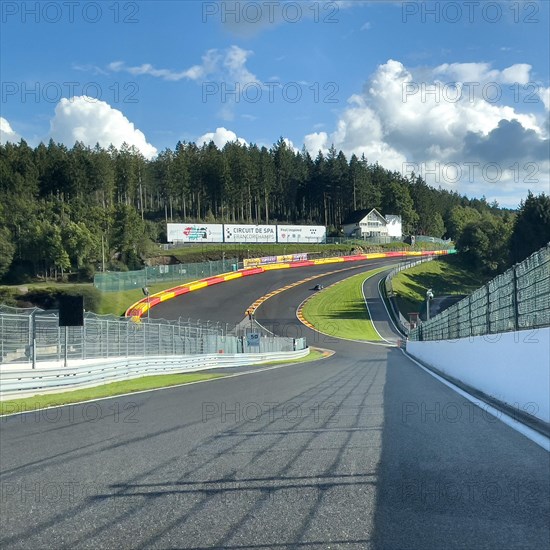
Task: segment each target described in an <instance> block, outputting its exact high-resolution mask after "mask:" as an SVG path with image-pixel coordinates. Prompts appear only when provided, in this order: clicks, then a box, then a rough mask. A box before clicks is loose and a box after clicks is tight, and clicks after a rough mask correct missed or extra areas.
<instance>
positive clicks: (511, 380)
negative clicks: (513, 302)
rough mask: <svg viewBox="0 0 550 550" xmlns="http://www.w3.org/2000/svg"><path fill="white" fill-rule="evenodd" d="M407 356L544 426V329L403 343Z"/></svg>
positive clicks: (547, 365)
mask: <svg viewBox="0 0 550 550" xmlns="http://www.w3.org/2000/svg"><path fill="white" fill-rule="evenodd" d="M407 352H408V353H410V354H411V355H412V356H413V357H415V358H417V359H419V360H420V361H423V362H424V363H426V364H428V365H431V366H433V367H435V368H436V369H438V370H440V371H441V372H443V373H445V374H448V375H449V376H452V377H453V378H456V379H457V380H460V381H462V382H464V383H465V384H468V385H469V386H472V387H474V388H476V389H478V390H480V391H482V392H484V393H485V394H487V395H490V396H491V397H494V398H495V399H498V400H499V401H503V402H504V403H507V404H508V405H511V406H512V407H514V408H516V409H519V410H522V411H525V412H528V413H530V414H533V415H534V416H536V417H538V418H539V419H541V420H543V421H545V422H550V328H542V329H533V330H524V331H520V332H507V333H503V334H488V335H486V336H474V337H471V338H462V339H459V340H452V341H450V340H444V341H435V342H407Z"/></svg>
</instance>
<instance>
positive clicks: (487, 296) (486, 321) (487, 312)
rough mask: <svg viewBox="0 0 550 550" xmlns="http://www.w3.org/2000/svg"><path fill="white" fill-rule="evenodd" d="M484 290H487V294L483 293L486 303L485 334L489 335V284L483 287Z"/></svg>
mask: <svg viewBox="0 0 550 550" xmlns="http://www.w3.org/2000/svg"><path fill="white" fill-rule="evenodd" d="M485 289H486V290H487V292H486V293H485V297H486V301H487V310H486V312H485V325H486V326H485V330H486V331H487V332H486V334H491V312H490V311H489V305H490V301H489V297H490V296H491V293H490V292H489V284H486V285H485Z"/></svg>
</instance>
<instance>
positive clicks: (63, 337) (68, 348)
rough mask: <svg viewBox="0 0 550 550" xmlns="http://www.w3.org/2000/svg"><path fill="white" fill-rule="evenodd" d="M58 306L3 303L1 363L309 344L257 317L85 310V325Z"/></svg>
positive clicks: (269, 349)
mask: <svg viewBox="0 0 550 550" xmlns="http://www.w3.org/2000/svg"><path fill="white" fill-rule="evenodd" d="M58 325H59V319H58V314H57V313H56V312H51V311H44V310H40V309H34V308H33V309H28V310H24V309H15V308H9V307H6V306H1V307H0V360H1V362H2V363H4V364H6V363H21V362H32V363H33V364H34V363H36V362H37V361H57V362H60V361H64V360H69V359H94V358H109V357H135V356H139V357H143V356H171V355H190V354H193V355H195V354H211V353H230V354H234V353H272V352H279V351H296V350H301V349H304V348H305V347H306V342H305V339H303V338H283V337H277V336H273V335H271V334H267V333H266V332H265V331H262V330H260V328H259V327H257V326H256V325H255V324H254V323H250V324H248V323H246V324H244V323H241V324H239V325H227V324H222V323H211V322H209V321H204V322H198V321H192V320H182V319H180V320H179V321H164V320H159V319H154V320H153V319H151V320H148V319H142V320H140V321H139V322H135V321H133V320H132V319H128V318H122V317H115V316H111V315H96V314H94V313H86V314H85V317H84V326H82V327H59V326H58Z"/></svg>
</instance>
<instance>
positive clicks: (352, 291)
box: [302, 267, 387, 341]
mask: <svg viewBox="0 0 550 550" xmlns="http://www.w3.org/2000/svg"><path fill="white" fill-rule="evenodd" d="M386 269H387V268H384V267H382V268H380V269H374V270H372V271H368V272H366V273H360V274H359V275H354V276H353V277H350V278H348V279H345V280H344V281H342V282H340V283H337V284H335V285H332V286H330V287H329V288H327V289H325V290H323V291H321V292H319V293H318V294H316V295H315V296H314V297H313V298H311V299H310V300H308V301H307V302H306V304H305V305H304V308H303V310H302V315H303V316H304V317H305V319H306V320H307V321H308V322H309V323H311V324H312V325H313V326H315V328H317V329H318V330H319V331H320V332H324V333H326V334H330V335H331V336H336V337H338V338H347V339H350V340H370V341H379V340H380V336H379V335H378V333H377V332H376V331H375V330H374V326H373V324H372V321H371V320H370V317H369V314H368V311H367V308H366V306H365V301H364V299H363V293H362V287H363V281H365V280H366V279H368V278H369V277H372V276H373V275H375V274H376V273H379V272H380V271H384V270H386Z"/></svg>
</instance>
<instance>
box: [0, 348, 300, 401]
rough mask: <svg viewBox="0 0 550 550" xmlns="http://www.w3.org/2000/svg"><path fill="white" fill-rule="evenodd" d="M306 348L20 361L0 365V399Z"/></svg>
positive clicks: (242, 362) (281, 357)
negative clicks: (34, 364) (61, 362)
mask: <svg viewBox="0 0 550 550" xmlns="http://www.w3.org/2000/svg"><path fill="white" fill-rule="evenodd" d="M308 354H309V349H308V348H306V349H302V350H298V351H289V352H272V353H247V354H209V355H182V356H172V357H141V358H135V357H133V358H117V359H110V360H101V361H97V360H95V361H78V364H76V365H69V366H68V367H61V368H60V367H58V366H57V365H55V364H53V366H42V365H41V366H40V368H37V369H32V368H29V367H28V366H27V367H25V368H23V367H21V366H20V365H10V366H4V367H2V369H1V371H0V399H2V400H6V399H16V398H19V397H27V396H30V395H33V394H36V393H47V392H56V391H57V392H60V391H65V390H73V389H77V388H85V387H91V386H97V385H100V384H105V383H108V382H116V381H120V380H129V379H131V378H138V377H142V376H150V375H154V374H174V373H186V372H193V371H197V370H206V369H218V368H227V367H238V366H247V365H256V364H258V365H259V364H263V363H270V362H272V361H287V360H288V361H292V360H294V359H299V358H302V357H305V356H307V355H308Z"/></svg>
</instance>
